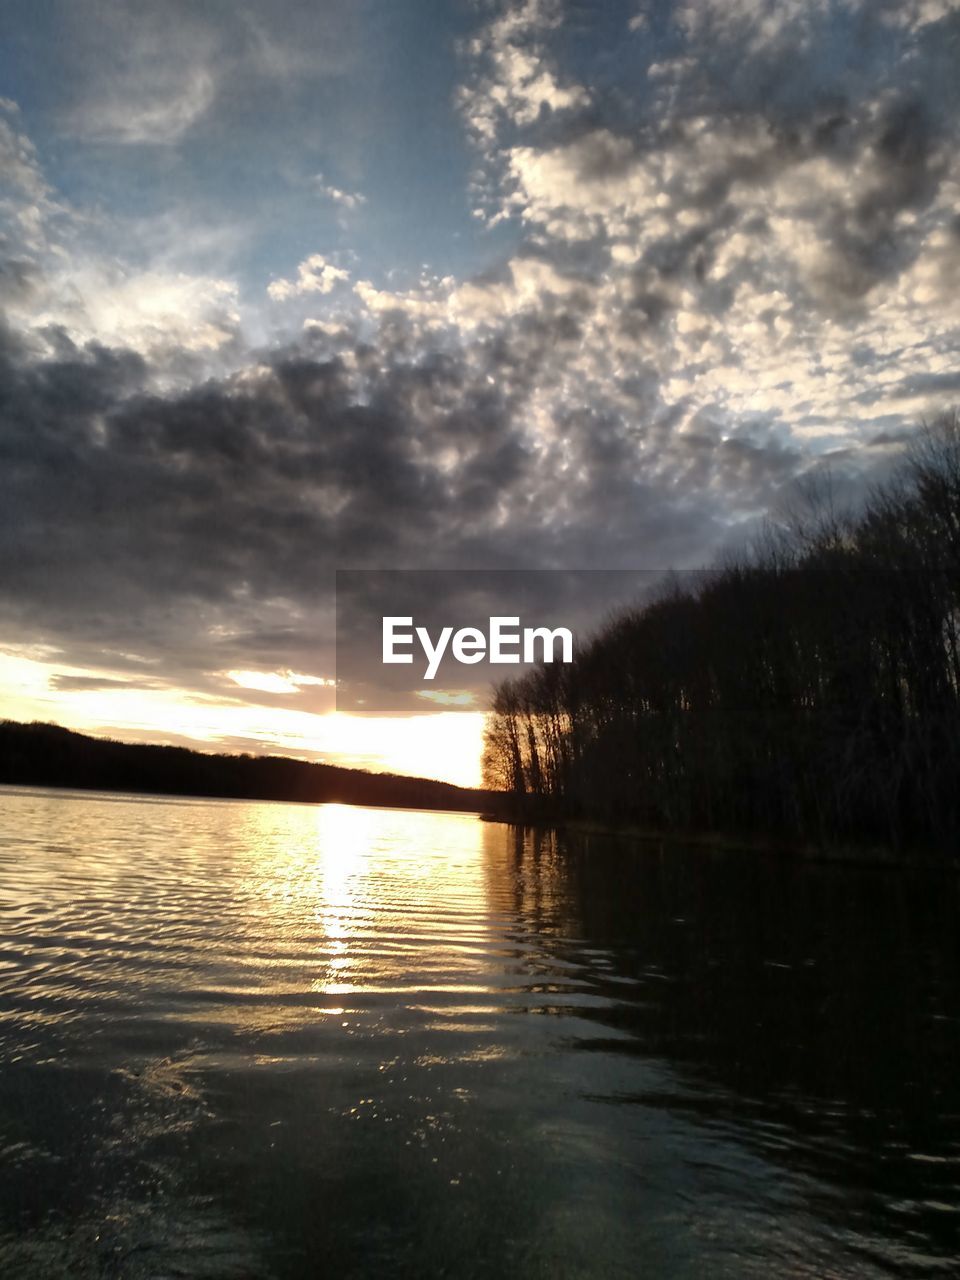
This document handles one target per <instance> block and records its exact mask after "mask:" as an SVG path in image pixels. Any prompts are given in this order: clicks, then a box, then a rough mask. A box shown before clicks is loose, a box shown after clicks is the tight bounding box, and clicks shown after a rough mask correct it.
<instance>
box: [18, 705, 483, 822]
mask: <svg viewBox="0 0 960 1280" xmlns="http://www.w3.org/2000/svg"><path fill="white" fill-rule="evenodd" d="M0 785H4V786H25V787H43V788H48V789H59V790H67V791H78V792H98V791H100V792H105V793H109V794H113V795H124V796H126V795H140V796H166V797H169V798H177V799H192V800H199V799H209V800H257V801H278V802H282V803H297V804H331V803H336V804H349V805H362V806H365V807H373V808H389V809H426V810H436V811H445V812H450V813H475V814H479V813H484V814H490V815H491V816H493V817H495V818H499V817H500V816H501V813H502V812H505V810H506V797H501V796H500V795H499V794H498V793H496V792H491V791H482V790H478V789H471V788H468V787H458V786H455V785H454V784H453V783H449V782H440V781H437V780H436V779H432V778H418V777H414V776H408V775H404V774H390V773H370V772H368V771H367V770H364V769H349V768H346V767H344V766H341V765H332V764H322V763H313V762H311V761H306V760H294V759H291V758H289V757H286V756H253V755H229V754H216V753H207V752H202V751H194V750H191V749H190V748H187V747H170V746H159V745H153V744H147V743H126V742H117V741H114V740H112V739H107V738H94V737H91V736H89V735H87V734H81V733H77V732H75V731H74V730H72V729H64V728H62V727H61V726H59V725H54V724H41V723H33V724H21V723H19V722H17V721H12V720H4V721H0Z"/></svg>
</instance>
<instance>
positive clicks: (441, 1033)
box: [0, 790, 960, 1280]
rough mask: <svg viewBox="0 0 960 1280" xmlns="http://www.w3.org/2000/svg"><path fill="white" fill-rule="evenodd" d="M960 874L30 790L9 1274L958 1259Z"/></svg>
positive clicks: (400, 818) (0, 849)
mask: <svg viewBox="0 0 960 1280" xmlns="http://www.w3.org/2000/svg"><path fill="white" fill-rule="evenodd" d="M958 923H960V911H958V885H957V880H956V878H954V877H950V876H945V875H939V876H926V877H915V876H907V875H905V874H902V873H897V872H889V871H879V870H869V869H856V870H855V869H851V868H844V867H837V866H813V865H797V864H794V863H789V862H783V861H779V860H775V859H773V858H770V859H764V858H761V857H756V856H753V855H744V854H729V853H728V854H719V853H716V854H714V853H708V852H704V851H703V850H691V851H685V850H682V849H669V850H667V849H664V850H660V849H656V848H651V847H649V846H646V847H642V846H638V845H633V844H630V843H628V842H619V841H615V840H612V839H610V838H600V837H594V838H592V839H586V838H581V839H579V840H578V841H571V842H568V843H567V844H566V845H565V844H563V843H558V842H557V841H556V840H555V839H554V838H552V837H546V836H539V837H538V836H535V835H533V834H531V833H527V834H526V836H522V835H520V834H518V833H517V832H515V831H513V830H511V829H510V828H507V827H504V826H500V825H494V824H488V823H482V822H480V821H479V820H477V819H474V818H472V817H465V816H459V815H457V816H454V815H448V814H425V813H402V812H395V811H389V810H375V809H348V808H342V807H339V806H334V805H327V806H322V807H308V806H295V805H280V804H266V803H243V802H234V801H216V800H199V801H198V800H177V799H147V798H124V797H120V796H107V795H73V794H67V793H57V792H42V791H26V790H24V791H14V790H0V1059H2V1063H3V1069H2V1074H0V1274H2V1275H3V1276H4V1277H15V1276H42V1277H71V1280H72V1278H73V1277H81V1278H82V1277H87V1276H116V1277H121V1276H122V1277H133V1278H138V1277H172V1276H188V1277H199V1276H206V1277H308V1276H309V1277H316V1276H327V1275H330V1276H336V1277H350V1276H404V1277H407V1276H409V1277H434V1276H456V1277H460V1276H489V1277H501V1276H502V1277H530V1276H536V1277H573V1276H630V1277H634V1276H650V1277H655V1278H659V1277H668V1278H669V1277H674V1276H681V1277H687V1276H691V1277H694V1276H696V1277H698V1278H700V1277H706V1278H708V1280H713V1278H714V1277H726V1276H730V1277H737V1278H739V1277H754V1276H756V1277H761V1276H762V1277H764V1278H766V1277H770V1276H774V1277H784V1276H787V1277H818V1278H819V1277H846V1276H851V1277H852V1276H857V1277H860V1276H866V1277H870V1276H885V1275H905V1276H908V1275H909V1276H912V1275H917V1276H921V1275H935V1274H942V1275H955V1274H957V1273H958V1271H960V1253H958V1233H957V1227H958V1225H960V956H958V937H960V930H958Z"/></svg>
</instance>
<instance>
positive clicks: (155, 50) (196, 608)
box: [0, 0, 960, 781]
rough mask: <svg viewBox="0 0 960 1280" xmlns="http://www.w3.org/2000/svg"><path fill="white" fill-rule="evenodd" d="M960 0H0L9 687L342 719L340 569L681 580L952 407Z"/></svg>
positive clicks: (251, 737) (465, 744) (20, 693)
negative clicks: (804, 492) (0, 19)
mask: <svg viewBox="0 0 960 1280" xmlns="http://www.w3.org/2000/svg"><path fill="white" fill-rule="evenodd" d="M958 70H960V3H958V0H889V2H888V0H675V2H674V3H670V2H668V0H662V2H661V0H629V2H626V0H625V2H624V3H619V2H618V0H596V2H590V0H567V2H566V3H564V2H563V0H517V2H514V3H511V2H510V0H507V2H506V3H502V4H501V3H494V4H486V3H473V2H468V0H404V2H403V3H396V2H395V0H273V3H271V4H269V5H267V4H262V3H255V2H254V0H191V2H187V0H182V2H181V0H158V2H157V3H154V4H150V5H145V4H139V3H134V2H133V0H31V2H30V3H27V2H26V0H14V2H13V3H12V4H8V5H7V6H6V8H5V40H4V42H3V45H2V49H0V96H2V99H3V101H2V104H0V290H2V293H0V300H2V319H0V406H2V408H0V694H2V699H0V710H2V712H3V714H6V715H8V716H11V717H16V718H21V719H32V718H42V719H48V720H51V719H52V720H58V721H60V722H61V723H64V724H69V725H71V726H74V727H79V728H88V729H92V730H94V731H97V732H111V733H114V734H117V735H121V736H124V737H126V738H130V739H146V740H162V741H192V742H200V743H204V744H217V745H225V746H227V747H229V748H231V749H235V748H240V747H242V748H244V749H255V750H283V751H288V752H292V753H295V754H300V755H306V756H312V757H314V758H342V759H345V760H347V761H349V762H358V763H365V764H370V765H373V766H374V767H391V768H396V769H403V770H405V771H408V772H419V771H422V772H427V773H431V774H434V775H439V776H447V777H452V778H456V779H458V780H468V781H469V780H473V779H474V778H475V777H476V760H477V744H478V740H479V726H480V716H479V713H478V712H476V711H474V712H472V713H462V714H456V713H451V712H446V713H443V714H439V715H430V716H421V717H418V718H417V720H416V721H411V720H409V719H405V718H403V717H393V718H391V719H382V718H381V719H373V718H364V717H360V716H344V715H342V714H341V715H330V714H328V713H329V712H330V709H331V707H332V705H333V696H332V688H331V681H332V680H333V677H334V666H333V646H332V642H333V635H334V628H333V604H334V600H333V574H334V570H336V569H337V568H341V569H343V568H357V569H359V568H366V569H369V568H378V569H384V568H387V569H389V568H405V569H411V568H460V569H465V568H474V569H477V568H484V569H488V568H497V569H504V568H553V569H558V568H564V569H569V568H576V569H588V568H604V569H627V568H661V567H674V568H678V569H684V568H690V567H694V566H697V565H702V564H705V563H708V562H709V561H710V560H711V559H713V558H714V557H715V556H716V554H717V553H718V551H719V550H721V549H723V548H725V547H727V546H730V545H735V544H736V543H737V542H738V541H741V540H742V539H743V538H744V537H745V536H746V534H747V533H748V531H749V530H750V529H751V528H752V527H754V526H755V524H756V522H757V521H758V520H760V519H761V518H762V517H763V515H764V514H765V513H767V512H770V511H773V512H776V511H777V510H779V509H781V508H782V506H783V504H784V503H785V502H787V501H788V500H789V498H790V494H791V492H792V489H793V487H794V486H795V485H796V483H797V480H798V478H799V477H801V476H803V475H804V474H805V473H807V472H808V471H810V470H811V469H822V468H824V467H829V469H830V471H831V473H832V474H833V476H834V477H835V479H836V482H837V484H838V485H839V486H840V487H841V489H842V488H843V487H844V486H846V488H847V489H848V490H849V492H850V493H851V495H852V494H855V493H856V491H857V489H858V488H859V487H861V486H863V485H864V484H866V483H869V481H870V479H871V478H872V477H875V476H878V475H882V474H883V472H884V469H885V468H887V467H889V465H890V464H891V460H892V459H893V458H894V457H895V455H896V452H897V450H898V448H900V447H901V446H902V442H903V440H904V438H905V437H906V435H908V434H909V431H910V430H911V429H912V428H913V427H914V425H915V424H916V423H918V422H919V420H920V419H921V418H922V417H923V416H924V415H927V416H929V415H931V414H933V413H935V412H936V411H937V409H938V408H940V407H943V406H945V405H948V404H951V403H954V402H956V401H957V400H960V362H958V361H957V359H956V353H957V350H958V346H960V159H958V154H960V153H958V147H957V142H958V137H957V134H958V127H960V124H958V122H960V109H958V108H960V102H958V98H960V74H958Z"/></svg>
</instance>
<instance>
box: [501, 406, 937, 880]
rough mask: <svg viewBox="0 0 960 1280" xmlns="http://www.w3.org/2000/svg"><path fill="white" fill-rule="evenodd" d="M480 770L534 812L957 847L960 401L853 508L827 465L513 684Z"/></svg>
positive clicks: (504, 691) (891, 845) (837, 840)
mask: <svg viewBox="0 0 960 1280" xmlns="http://www.w3.org/2000/svg"><path fill="white" fill-rule="evenodd" d="M484 781H485V784H486V785H487V786H488V787H495V788H500V789H504V790H507V791H509V792H510V793H511V795H512V797H513V807H514V812H515V813H516V814H517V815H519V816H527V817H537V818H548V819H554V820H555V819H559V818H586V819H595V820H601V821H604V822H612V823H617V824H629V825H631V826H637V827H640V828H643V829H649V830H653V831H662V832H688V833H689V832H716V833H729V834H731V835H739V836H743V835H750V836H756V837H760V838H765V839H772V840H780V841H787V842H789V843H792V844H806V845H813V846H818V847H824V848H825V847H829V846H837V847H839V846H846V845H850V846H883V847H884V848H887V849H893V850H896V851H898V852H901V853H906V852H909V851H922V850H930V851H936V852H937V853H939V854H941V855H947V854H949V855H950V856H952V857H955V856H956V854H955V852H954V851H955V850H956V849H957V848H958V847H960V840H958V837H960V787H958V782H960V416H958V413H957V412H956V411H954V412H953V413H951V414H949V415H946V416H944V417H942V418H941V419H939V420H937V421H936V422H935V423H933V424H932V425H928V426H925V427H923V428H922V429H921V430H919V431H918V432H917V433H916V434H915V436H914V437H913V439H912V441H911V444H910V445H909V446H908V448H907V450H906V453H905V455H904V459H903V461H902V463H901V464H900V466H899V467H898V469H897V470H896V472H895V473H894V475H893V477H892V478H891V479H890V480H888V481H887V482H886V483H884V484H883V485H881V486H878V487H876V488H875V489H874V490H873V491H872V492H871V494H870V495H869V497H868V498H867V500H866V502H865V503H864V504H863V505H862V506H861V507H860V508H859V509H858V510H857V511H856V512H855V513H844V512H841V511H839V510H838V509H837V504H836V502H835V501H834V497H833V485H832V484H831V481H830V477H829V474H828V473H821V474H820V476H819V478H818V479H816V480H815V481H812V482H809V483H808V484H807V486H806V488H805V490H804V491H803V492H802V497H801V500H800V501H799V502H798V503H797V505H796V506H795V509H794V510H793V511H792V512H791V513H790V514H789V516H787V517H785V518H783V519H781V520H779V521H772V520H771V521H769V522H768V524H767V527H766V528H765V530H764V532H763V534H762V535H761V536H760V537H759V538H758V539H757V540H756V541H755V543H754V544H753V545H752V546H751V547H750V548H749V549H748V551H747V552H745V553H744V554H742V555H740V556H738V557H735V558H729V559H728V560H727V561H726V562H725V563H722V564H720V565H719V566H718V567H717V568H715V569H712V570H709V571H706V572H703V573H697V574H691V573H687V574H683V575H673V577H672V578H671V579H670V580H669V581H668V582H667V583H666V585H663V586H661V588H660V590H659V592H658V594H657V595H656V597H655V598H653V599H650V600H648V601H646V602H645V603H642V604H640V605H637V606H635V607H632V608H628V609H626V610H624V611H623V612H622V613H620V614H618V615H616V616H615V617H614V618H613V619H612V620H611V621H610V622H609V623H608V624H607V625H605V626H604V627H602V629H601V630H600V631H599V633H598V634H597V635H596V636H595V637H594V638H593V639H592V640H591V641H590V642H589V643H587V644H586V645H585V646H584V647H582V648H581V649H580V650H579V651H578V652H577V654H576V655H575V658H574V661H573V663H572V664H570V665H552V666H549V665H541V666H540V667H539V668H536V669H534V670H532V671H529V672H527V673H525V674H524V675H522V676H520V677H517V678H515V679H512V680H507V681H504V682H503V683H501V684H500V685H499V686H497V688H496V690H495V696H494V700H493V709H492V711H491V713H490V715H489V716H488V719H487V725H486V730H485V743H484Z"/></svg>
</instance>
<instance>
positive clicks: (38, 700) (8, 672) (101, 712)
mask: <svg viewBox="0 0 960 1280" xmlns="http://www.w3.org/2000/svg"><path fill="white" fill-rule="evenodd" d="M244 674H247V673H244ZM289 680H290V682H291V683H292V684H294V685H296V684H299V683H301V677H300V676H298V675H295V674H292V675H290V676H289ZM256 692H257V691H256V690H250V691H249V694H250V700H248V698H247V697H246V696H245V695H244V692H243V691H242V690H241V687H240V686H239V685H237V686H236V696H235V697H229V698H227V697H223V696H217V695H215V694H208V693H199V692H195V691H191V690H189V689H184V688H178V687H175V686H172V685H170V684H167V683H164V682H163V681H161V680H159V679H154V678H153V677H152V675H151V676H150V677H146V676H143V675H133V674H131V672H130V671H129V670H126V671H122V672H117V671H103V670H89V669H82V668H77V667H71V666H66V665H64V664H62V663H57V662H55V661H53V660H52V655H49V654H47V653H43V652H38V651H33V650H28V649H18V650H15V649H7V650H5V651H2V652H0V714H2V715H3V716H4V717H7V718H9V719H11V720H24V721H30V720H44V721H52V722H54V723H57V724H61V725H63V726H64V727H66V728H69V729H76V730H78V731H79V732H81V733H92V734H99V735H103V736H108V737H112V738H118V739H121V740H124V741H128V742H167V743H175V744H177V745H183V746H191V747H195V748H197V749H198V750H201V751H227V752H237V751H245V752H252V753H255V754H263V755H271V754H272V755H284V754H286V755H292V756H298V757H301V758H306V759H311V760H324V761H327V762H329V763H332V764H342V765H346V766H348V767H352V768H360V769H372V770H374V771H376V772H385V773H402V774H410V775H415V776H420V777H427V778H439V779H441V780H442V781H444V782H454V783H456V784H458V785H459V786H468V787H470V786H478V785H479V783H480V752H481V739H482V732H483V713H482V712H480V711H451V710H438V711H436V712H432V713H427V714H424V715H419V716H357V715H349V714H347V713H345V712H339V711H322V712H314V711H308V710H301V709H298V708H297V706H296V705H295V701H294V695H291V704H292V705H286V706H282V707H275V706H268V705H263V704H260V703H258V702H256V701H255V700H254V699H255V696H256ZM264 692H265V693H269V692H271V690H266V689H265V690H264ZM301 696H303V695H301Z"/></svg>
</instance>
